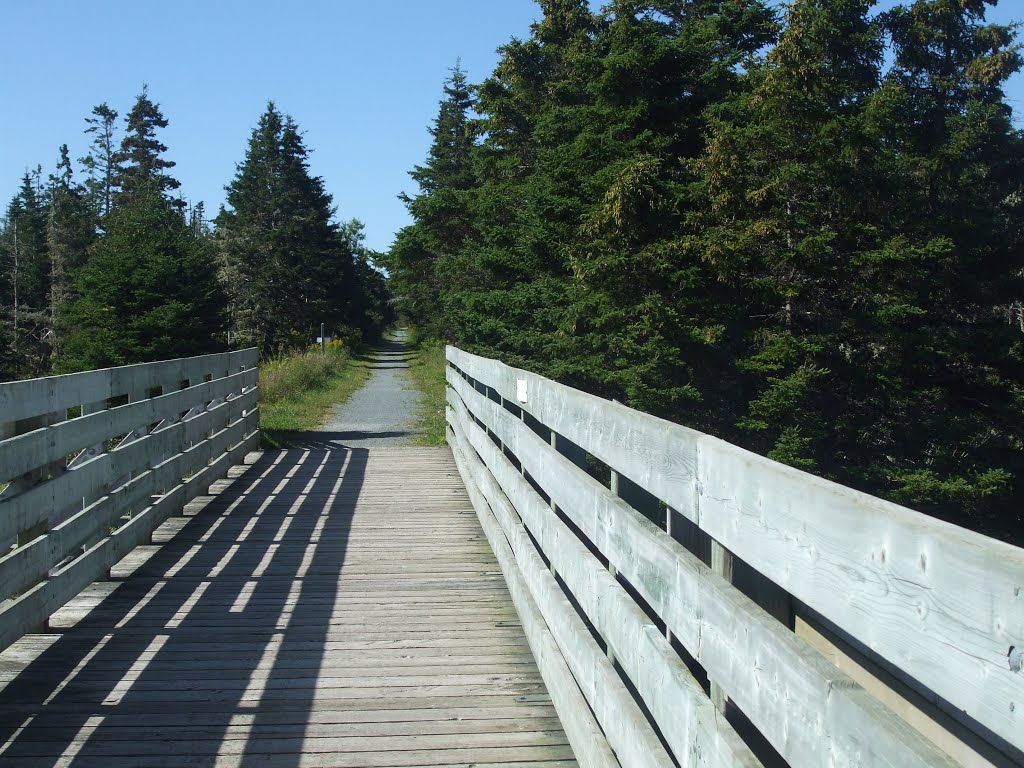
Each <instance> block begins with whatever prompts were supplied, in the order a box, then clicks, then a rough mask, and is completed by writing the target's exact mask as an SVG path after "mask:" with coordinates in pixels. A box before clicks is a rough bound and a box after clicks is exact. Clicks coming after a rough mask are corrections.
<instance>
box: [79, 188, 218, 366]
mask: <svg viewBox="0 0 1024 768" xmlns="http://www.w3.org/2000/svg"><path fill="white" fill-rule="evenodd" d="M106 225H107V226H106V228H107V232H106V235H105V236H104V237H103V238H102V239H101V240H100V241H99V242H98V243H97V244H96V245H95V246H94V247H93V249H92V253H91V257H90V259H89V261H88V263H87V264H86V265H85V266H84V267H83V268H82V269H81V270H80V271H79V273H78V279H77V289H78V291H79V294H80V298H79V299H78V300H77V301H75V302H74V303H73V304H72V305H71V306H70V307H69V308H68V310H67V313H66V317H67V322H68V325H69V329H70V332H69V335H68V337H67V339H66V341H65V343H64V348H63V354H62V356H61V358H60V360H59V369H60V370H61V371H72V370H85V369H90V368H102V367H106V366H114V365H126V364H129V363H141V362H148V361H152V360H164V359H170V358H175V357H188V356H192V355H200V354H206V353H209V352H215V351H219V350H222V349H224V347H225V344H224V317H223V314H224V296H223V293H222V291H221V289H220V285H219V283H218V282H217V279H216V264H215V260H214V254H213V252H212V249H211V247H210V246H209V244H208V243H206V242H204V241H203V240H202V239H200V238H196V237H195V236H194V235H193V234H192V232H191V231H190V230H189V228H188V226H187V225H186V224H185V222H184V221H183V220H182V217H181V214H180V213H179V211H178V210H177V209H176V208H175V207H174V206H173V205H172V203H171V202H170V201H168V200H167V199H166V198H165V197H164V195H163V194H162V190H161V189H160V188H158V187H157V186H155V185H154V186H152V187H145V186H141V187H136V188H135V190H134V192H133V194H132V195H131V196H130V197H128V198H126V199H124V200H122V201H121V202H120V203H119V204H118V205H117V206H115V208H114V209H113V211H112V212H111V213H110V215H109V216H108V218H107V222H106Z"/></svg>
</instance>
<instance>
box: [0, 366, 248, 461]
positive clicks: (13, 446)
mask: <svg viewBox="0 0 1024 768" xmlns="http://www.w3.org/2000/svg"><path fill="white" fill-rule="evenodd" d="M58 378H59V377H58ZM256 381H257V372H256V370H255V369H250V370H246V371H242V372H240V373H235V374H232V375H231V376H229V377H227V378H224V379H214V380H212V381H207V382H202V383H200V384H197V385H195V386H192V387H189V388H188V389H182V390H179V391H177V392H171V393H169V394H166V395H160V396H159V397H154V398H150V399H148V400H142V401H139V402H137V403H129V404H128V405H122V406H119V407H117V408H111V409H109V410H106V411H102V412H100V413H93V414H88V415H85V416H79V417H78V418H76V419H71V420H70V421H63V422H60V423H59V424H55V425H54V426H52V427H46V428H44V429H37V430H34V431H32V432H28V433H26V434H24V435H18V436H17V437H12V438H9V439H7V440H4V441H2V442H0V467H2V468H3V471H4V473H5V474H7V475H10V477H17V476H18V475H22V474H24V473H25V472H28V471H30V470H32V469H35V468H36V467H39V466H41V465H43V464H48V463H49V462H52V461H57V460H59V459H61V458H62V457H65V456H67V455H68V454H71V453H75V452H76V451H79V450H81V449H82V448H86V447H88V446H90V445H92V444H94V443H98V442H102V441H104V440H106V439H108V438H111V437H113V436H115V435H121V434H125V433H127V432H131V431H132V430H134V429H136V428H137V427H139V426H142V425H146V424H153V423H156V422H159V421H163V420H166V419H169V418H173V419H174V420H175V421H177V419H178V414H181V413H183V412H185V411H188V410H189V409H191V408H193V407H194V406H196V405H197V404H202V405H203V406H204V407H205V405H206V403H208V402H210V401H211V400H215V399H217V398H223V397H226V396H228V395H231V394H236V393H237V394H241V393H242V392H243V391H244V390H245V389H246V388H248V387H253V386H255V385H256ZM5 479H10V478H9V477H8V478H5Z"/></svg>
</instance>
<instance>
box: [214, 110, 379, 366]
mask: <svg viewBox="0 0 1024 768" xmlns="http://www.w3.org/2000/svg"><path fill="white" fill-rule="evenodd" d="M308 155H309V151H308V150H307V149H306V147H305V145H304V143H303V141H302V137H301V134H300V133H299V130H298V126H297V125H296V124H295V122H294V121H293V120H292V119H291V118H290V117H283V116H282V115H281V113H280V112H279V111H278V110H277V108H276V107H275V106H274V104H273V103H272V102H271V103H270V104H268V105H267V110H266V112H264V114H263V115H262V116H261V117H260V121H259V124H258V125H257V127H256V129H255V130H254V131H253V133H252V136H251V137H250V139H249V147H248V150H247V152H246V156H245V160H244V161H243V162H242V163H240V164H239V165H238V170H237V172H236V174H235V179H234V181H232V183H231V184H230V185H228V187H227V203H228V206H229V207H228V208H225V209H222V210H221V212H220V214H219V215H218V216H217V220H216V224H217V242H218V246H219V253H220V264H221V269H220V277H221V280H222V282H223V284H224V286H225V289H226V290H227V291H228V294H229V297H230V305H231V326H232V336H233V338H232V342H233V343H234V344H235V345H238V346H246V345H256V346H258V347H259V348H260V350H261V351H262V353H263V354H264V355H270V354H272V353H274V352H276V351H278V350H279V349H281V348H290V347H294V346H298V345H303V344H308V343H309V342H310V341H311V339H313V338H314V337H315V335H316V334H317V332H318V331H319V327H320V323H322V322H323V323H327V324H328V326H329V327H331V328H335V334H337V328H338V327H339V326H341V325H343V324H350V325H351V324H356V323H357V321H358V320H359V318H356V317H353V314H352V310H351V303H352V301H351V300H352V298H353V296H355V295H356V293H355V291H357V286H356V285H355V284H354V281H353V280H352V277H353V275H354V266H353V257H352V253H351V252H350V250H349V248H348V244H347V242H346V241H345V240H343V239H342V238H341V237H340V235H339V229H338V226H337V224H335V223H334V222H333V221H332V217H333V214H334V210H333V208H332V207H331V197H330V195H328V194H327V192H326V191H325V190H324V184H323V180H322V179H321V178H319V177H316V176H311V175H310V173H309V164H308V159H307V158H308Z"/></svg>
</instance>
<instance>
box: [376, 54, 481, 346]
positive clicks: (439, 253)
mask: <svg viewBox="0 0 1024 768" xmlns="http://www.w3.org/2000/svg"><path fill="white" fill-rule="evenodd" d="M472 108H473V98H472V94H471V92H470V87H469V84H468V82H467V80H466V74H465V72H463V71H462V69H461V68H460V66H459V64H458V63H456V65H455V67H454V68H453V69H452V70H451V75H450V77H449V78H448V79H447V80H446V81H445V83H444V98H443V99H442V100H441V103H440V106H439V108H438V116H437V118H436V120H435V121H434V125H433V126H432V127H431V128H430V135H431V136H432V137H433V143H432V144H431V147H430V151H429V154H428V157H427V161H426V163H425V164H424V165H422V166H416V167H415V168H414V169H413V170H412V171H411V172H410V174H409V175H410V176H412V178H413V179H414V180H415V181H416V183H417V184H418V185H419V188H420V193H419V194H418V195H416V196H415V197H409V196H408V195H402V196H401V198H402V200H403V201H404V202H405V203H406V205H407V206H408V208H409V212H410V213H411V214H412V216H413V219H414V220H415V224H414V225H413V227H412V228H410V229H409V230H407V231H403V232H402V233H400V234H399V236H398V237H397V238H396V241H395V245H394V248H393V249H392V253H391V258H390V261H389V270H390V273H391V279H392V281H393V285H394V288H395V291H396V293H397V294H398V295H399V296H400V297H402V298H401V301H400V304H401V308H402V310H403V312H405V314H406V316H407V317H408V318H409V319H410V320H411V321H412V322H413V323H414V325H415V326H416V327H417V328H418V329H419V331H420V332H421V333H424V334H426V335H433V336H438V337H440V336H446V335H449V333H450V329H449V326H450V324H451V322H452V321H453V319H452V318H449V317H448V316H447V314H448V313H451V312H452V311H453V305H454V303H455V302H453V301H450V300H449V301H447V302H445V299H446V297H450V295H452V294H458V293H461V292H463V291H465V290H467V289H468V288H470V287H473V288H475V287H477V286H475V285H474V284H473V276H474V275H473V271H472V269H471V268H469V264H468V262H467V259H466V258H465V251H466V249H467V248H469V244H470V242H471V241H472V240H473V239H474V237H475V231H474V228H473V223H472V218H473V216H472V212H471V207H472V200H473V192H474V190H475V189H476V187H477V179H476V174H475V173H474V171H473V165H472V163H473V159H472V155H473V148H474V131H473V127H472V124H471V121H470V112H471V110H472Z"/></svg>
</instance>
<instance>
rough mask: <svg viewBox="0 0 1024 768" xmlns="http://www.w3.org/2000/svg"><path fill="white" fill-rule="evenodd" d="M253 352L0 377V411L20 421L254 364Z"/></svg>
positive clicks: (254, 355)
mask: <svg viewBox="0 0 1024 768" xmlns="http://www.w3.org/2000/svg"><path fill="white" fill-rule="evenodd" d="M258 355H259V352H258V350H256V349H243V350H237V351H233V352H218V353H214V354H212V355H200V356H198V357H190V358H181V359H177V360H167V361H163V362H158V363H139V364H137V365H125V366H121V367H118V368H103V369H100V370H95V371H83V372H81V373H71V374H66V375H63V376H47V377H45V378H41V379H28V380H25V381H10V382H3V383H0V413H3V414H4V418H5V420H10V421H20V420H22V419H27V418H30V417H32V416H38V415H40V414H43V413H51V412H53V411H60V410H64V409H67V408H74V407H75V406H79V405H82V404H83V403H98V402H101V401H105V400H109V399H110V398H112V397H118V396H120V395H126V394H128V393H129V392H132V391H139V390H146V389H153V388H156V387H159V386H162V385H165V384H169V383H172V382H174V383H175V384H177V383H180V382H182V381H186V380H189V381H201V380H202V379H203V378H204V377H205V376H207V375H210V374H215V373H216V372H218V371H231V372H237V371H241V370H245V369H249V368H255V367H256V361H257V358H258ZM175 389H177V386H175Z"/></svg>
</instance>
